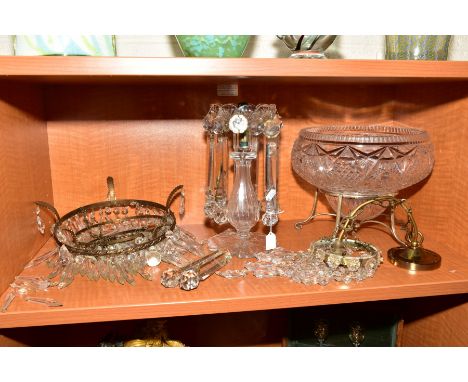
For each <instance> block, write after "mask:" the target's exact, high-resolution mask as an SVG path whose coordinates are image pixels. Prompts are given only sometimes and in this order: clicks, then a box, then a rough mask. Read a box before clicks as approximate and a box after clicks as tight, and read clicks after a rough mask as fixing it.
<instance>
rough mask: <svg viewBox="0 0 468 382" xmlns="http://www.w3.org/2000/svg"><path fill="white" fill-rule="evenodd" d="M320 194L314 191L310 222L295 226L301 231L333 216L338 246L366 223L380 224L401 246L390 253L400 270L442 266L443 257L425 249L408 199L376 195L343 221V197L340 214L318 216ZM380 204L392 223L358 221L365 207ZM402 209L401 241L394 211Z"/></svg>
mask: <svg viewBox="0 0 468 382" xmlns="http://www.w3.org/2000/svg"><path fill="white" fill-rule="evenodd" d="M318 192H319V190H316V191H315V196H314V202H313V206H312V211H311V214H310V216H309V217H307V219H305V220H303V221H300V222H298V223H296V224H295V227H296V229H301V228H302V227H303V226H304V225H305V224H308V223H310V222H311V221H313V220H314V219H316V218H317V217H319V216H334V217H335V229H334V232H333V236H332V238H333V240H334V241H336V242H337V243H342V242H343V241H345V240H348V235H349V234H352V233H355V232H356V231H357V230H358V229H359V228H360V227H361V226H362V225H363V224H370V223H372V224H379V225H381V226H383V227H385V228H386V229H387V230H388V231H389V233H390V235H391V236H392V237H393V238H394V239H395V240H396V241H397V242H398V243H399V244H401V246H399V247H395V248H391V249H390V250H389V251H388V259H389V261H390V262H391V263H392V264H394V265H396V266H398V267H401V268H405V269H409V270H418V271H419V270H432V269H437V268H439V267H440V264H441V257H440V255H438V254H437V253H435V252H433V251H431V250H429V249H425V248H423V246H422V244H423V241H424V235H423V234H422V233H421V232H420V231H419V230H418V226H417V224H416V220H415V219H414V216H413V211H412V209H411V207H409V206H408V204H407V203H406V200H405V199H399V198H396V197H395V196H393V195H384V196H376V197H374V198H371V199H368V200H366V201H365V202H363V203H361V204H360V205H358V206H357V207H356V208H354V209H353V210H352V211H351V212H350V213H349V214H348V216H345V217H343V218H342V211H341V210H342V208H341V206H342V200H343V197H344V196H343V195H338V205H337V209H336V210H337V213H336V214H333V213H317V202H318ZM370 205H377V206H379V207H382V208H383V209H384V210H386V211H389V218H390V219H389V220H390V223H389V224H388V223H384V222H382V221H379V220H373V219H370V220H363V221H359V220H358V218H359V215H360V214H362V213H363V211H364V210H365V208H366V207H368V206H370ZM399 207H400V208H402V209H403V210H404V212H405V214H406V217H407V221H406V223H405V224H403V229H404V230H405V237H404V239H401V238H400V237H399V236H398V234H397V228H396V219H395V211H396V209H397V208H399Z"/></svg>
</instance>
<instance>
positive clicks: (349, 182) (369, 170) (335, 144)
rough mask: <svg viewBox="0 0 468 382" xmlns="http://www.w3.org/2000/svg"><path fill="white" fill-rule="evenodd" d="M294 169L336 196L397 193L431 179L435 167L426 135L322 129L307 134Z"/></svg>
mask: <svg viewBox="0 0 468 382" xmlns="http://www.w3.org/2000/svg"><path fill="white" fill-rule="evenodd" d="M292 163H293V168H294V170H295V171H296V172H297V173H298V174H299V175H300V176H301V177H302V178H304V179H305V180H306V181H307V182H309V183H311V184H312V185H314V186H316V187H317V188H319V189H321V190H323V191H325V192H326V193H331V194H343V195H345V196H347V195H348V196H377V195H383V194H394V193H396V192H398V191H399V190H401V189H404V188H406V187H409V186H411V185H413V184H415V183H418V182H420V181H421V180H423V179H424V178H426V177H427V176H428V175H429V174H430V172H431V170H432V167H433V165H434V155H433V147H432V144H431V142H430V140H429V136H428V134H427V133H426V132H425V131H422V130H418V129H414V128H407V127H394V126H379V125H371V126H322V127H311V128H306V129H303V130H301V132H300V133H299V138H298V139H297V140H296V142H295V143H294V147H293V150H292Z"/></svg>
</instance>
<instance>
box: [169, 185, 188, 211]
mask: <svg viewBox="0 0 468 382" xmlns="http://www.w3.org/2000/svg"><path fill="white" fill-rule="evenodd" d="M183 189H184V185H183V184H180V185H178V186H177V187H175V188H174V189H173V190H172V191H171V193H170V194H169V196H168V197H167V201H166V208H167V209H169V207H170V206H171V204H172V202H173V201H174V199H175V197H176V196H177V194H179V193H180V192H182V191H183Z"/></svg>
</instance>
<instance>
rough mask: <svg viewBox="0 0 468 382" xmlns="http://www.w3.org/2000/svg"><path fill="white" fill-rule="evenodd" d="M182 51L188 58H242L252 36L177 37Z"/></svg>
mask: <svg viewBox="0 0 468 382" xmlns="http://www.w3.org/2000/svg"><path fill="white" fill-rule="evenodd" d="M175 37H176V39H177V42H178V43H179V46H180V49H182V52H183V53H184V55H185V56H187V57H241V56H242V54H243V53H244V50H245V47H246V46H247V43H248V42H249V39H250V36H244V35H227V36H226V35H177V36H175Z"/></svg>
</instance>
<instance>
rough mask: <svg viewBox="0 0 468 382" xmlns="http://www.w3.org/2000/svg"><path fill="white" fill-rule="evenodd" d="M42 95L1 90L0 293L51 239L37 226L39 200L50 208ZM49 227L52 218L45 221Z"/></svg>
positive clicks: (24, 89) (19, 88)
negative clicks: (36, 212) (48, 221)
mask: <svg viewBox="0 0 468 382" xmlns="http://www.w3.org/2000/svg"><path fill="white" fill-rule="evenodd" d="M46 126H47V124H46V122H45V120H44V107H43V98H42V91H41V90H40V89H39V88H37V87H34V86H28V85H14V86H13V85H12V84H8V83H4V84H1V85H0V156H1V161H0V195H1V197H0V248H1V252H0V291H2V292H3V291H4V290H5V289H6V288H7V287H8V285H9V284H10V283H11V282H12V281H13V280H14V277H15V276H16V275H18V274H19V273H20V272H21V270H22V269H23V267H24V265H25V264H26V263H27V262H28V261H29V260H30V259H31V258H32V257H33V255H34V254H36V253H37V251H38V250H39V248H40V247H41V246H42V245H44V243H45V242H46V240H47V239H48V238H49V237H50V234H49V233H48V230H46V232H45V234H44V235H41V234H40V233H39V231H38V229H37V226H36V214H35V205H34V203H33V202H34V201H35V200H43V201H47V202H52V200H53V195H52V180H51V174H50V162H49V149H48V142H47V130H46ZM43 219H44V221H47V219H48V216H47V215H46V216H43Z"/></svg>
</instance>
